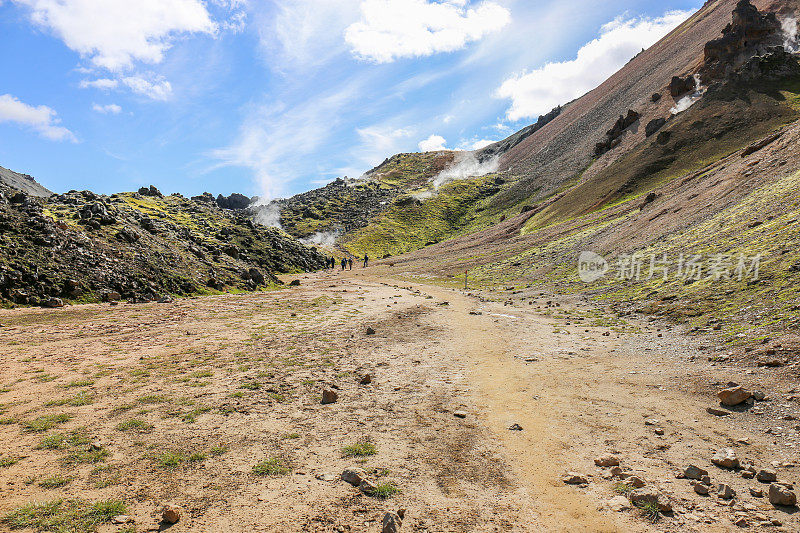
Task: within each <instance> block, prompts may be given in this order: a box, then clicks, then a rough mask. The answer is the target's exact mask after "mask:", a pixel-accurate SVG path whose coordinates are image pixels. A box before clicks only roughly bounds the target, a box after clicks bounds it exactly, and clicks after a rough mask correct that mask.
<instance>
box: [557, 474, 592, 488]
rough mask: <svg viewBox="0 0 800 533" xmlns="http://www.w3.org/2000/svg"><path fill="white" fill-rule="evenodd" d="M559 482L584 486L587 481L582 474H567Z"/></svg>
mask: <svg viewBox="0 0 800 533" xmlns="http://www.w3.org/2000/svg"><path fill="white" fill-rule="evenodd" d="M561 481H563V482H564V483H566V484H567V485H585V484H586V483H589V480H588V479H587V478H586V476H584V475H583V474H578V473H577V472H567V474H566V475H564V476H562V477H561Z"/></svg>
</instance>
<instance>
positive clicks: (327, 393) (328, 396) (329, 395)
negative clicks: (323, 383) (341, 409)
mask: <svg viewBox="0 0 800 533" xmlns="http://www.w3.org/2000/svg"><path fill="white" fill-rule="evenodd" d="M338 399H339V394H338V393H337V392H336V391H335V390H333V389H325V390H323V391H322V403H323V404H328V403H336V401H337V400H338Z"/></svg>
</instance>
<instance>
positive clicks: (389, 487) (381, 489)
mask: <svg viewBox="0 0 800 533" xmlns="http://www.w3.org/2000/svg"><path fill="white" fill-rule="evenodd" d="M400 492H401V491H400V489H399V488H398V487H397V485H395V484H394V483H392V482H386V483H377V484H375V485H374V486H373V488H372V490H371V491H370V492H369V495H370V496H372V497H375V498H378V499H380V500H386V499H388V498H391V497H392V496H395V495H397V494H400Z"/></svg>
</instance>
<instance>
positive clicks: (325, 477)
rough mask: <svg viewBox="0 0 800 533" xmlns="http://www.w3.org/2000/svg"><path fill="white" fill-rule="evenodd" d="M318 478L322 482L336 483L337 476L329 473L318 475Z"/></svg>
mask: <svg viewBox="0 0 800 533" xmlns="http://www.w3.org/2000/svg"><path fill="white" fill-rule="evenodd" d="M316 478H317V479H318V480H320V481H336V476H334V475H333V474H329V473H328V472H324V473H322V474H317V475H316Z"/></svg>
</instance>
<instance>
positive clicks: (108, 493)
mask: <svg viewBox="0 0 800 533" xmlns="http://www.w3.org/2000/svg"><path fill="white" fill-rule="evenodd" d="M301 280H302V285H301V286H300V287H297V288H292V289H285V290H281V291H276V292H267V293H258V294H248V295H229V296H219V297H206V298H196V299H187V300H181V301H178V302H175V303H170V304H143V305H129V304H121V305H119V306H115V307H112V306H106V305H87V306H75V307H69V308H66V309H61V310H40V309H35V310H34V309H26V310H15V311H2V312H0V323H2V325H3V326H2V327H0V346H2V352H3V353H4V355H5V357H4V358H3V360H2V363H0V370H2V373H1V374H0V375H2V381H1V382H0V391H2V392H0V404H2V410H4V413H3V414H2V418H3V422H4V425H0V435H2V439H0V458H3V457H15V458H19V459H20V460H19V461H18V462H17V463H16V464H13V465H11V466H7V467H3V468H2V469H0V515H5V514H6V513H7V512H9V511H10V510H12V509H14V508H16V507H18V506H20V505H24V504H26V503H29V502H32V501H47V500H52V499H55V498H82V499H85V500H91V501H94V500H100V499H109V498H114V499H120V500H124V501H125V502H126V503H127V504H128V507H129V513H130V514H131V516H133V518H134V519H135V520H136V530H137V531H148V530H156V529H158V517H159V512H158V511H159V509H160V508H161V506H162V505H164V504H165V503H173V504H176V505H180V506H181V507H183V509H184V515H183V518H182V519H181V520H180V521H179V522H178V523H177V524H176V525H175V526H173V527H172V528H171V530H173V531H379V530H380V525H379V524H380V519H381V518H382V516H383V514H384V513H385V512H386V511H387V510H396V509H400V508H405V509H407V514H406V519H405V521H404V525H403V531H431V532H453V531H459V532H460V531H545V530H547V531H643V530H650V529H652V530H662V531H723V530H734V529H738V528H735V527H734V526H733V524H732V522H731V518H733V515H734V512H737V511H741V512H745V513H748V514H749V515H750V516H751V523H755V521H756V520H757V519H758V518H760V517H758V515H759V514H763V515H764V517H765V518H775V519H778V520H779V521H781V522H782V523H783V524H784V530H787V531H788V530H795V529H796V528H797V527H798V522H797V519H796V518H795V515H792V514H789V513H787V512H786V510H781V509H774V508H773V507H772V506H770V505H769V504H768V502H767V501H766V499H765V498H752V497H751V496H750V495H749V493H748V487H749V486H756V485H759V483H757V482H754V481H752V480H745V479H742V478H741V476H739V474H738V473H736V472H732V471H723V470H720V469H718V468H716V467H714V466H712V465H711V464H710V462H709V459H710V457H711V455H712V453H713V451H715V450H716V449H718V448H721V447H726V446H730V447H734V448H736V450H737V453H738V455H739V456H740V458H742V459H745V458H746V459H749V460H752V461H753V462H754V463H755V464H756V465H757V466H759V467H763V466H769V463H770V462H771V461H779V462H780V463H792V462H793V461H795V460H796V453H795V452H794V451H793V450H794V447H793V445H794V442H795V438H796V432H795V431H794V430H790V429H788V428H789V427H791V426H792V424H793V423H791V422H777V421H776V420H778V419H780V417H785V416H796V415H797V414H798V413H797V412H796V411H797V409H796V407H795V406H796V404H795V403H794V402H785V401H784V397H785V394H788V391H789V389H790V387H791V384H789V383H786V384H784V383H781V382H780V381H779V380H777V379H775V378H774V377H772V376H771V373H772V372H773V371H772V370H770V369H758V370H752V371H748V372H749V374H748V375H746V376H742V375H741V374H740V373H739V372H737V371H736V370H735V369H733V368H729V367H725V366H720V365H718V364H711V363H709V362H708V361H706V360H703V359H701V358H700V357H699V356H698V353H697V351H696V347H695V343H696V342H697V341H696V339H695V340H691V341H690V340H688V338H687V337H684V336H683V335H682V334H681V333H680V332H678V331H677V330H673V329H670V328H669V327H667V326H657V325H656V324H655V323H651V324H636V323H634V322H623V321H621V320H620V319H618V318H616V317H613V316H609V315H607V314H606V313H605V312H604V310H601V309H595V308H592V307H590V306H589V305H588V304H585V303H583V302H582V301H579V300H574V301H569V300H564V299H562V300H559V301H558V303H559V307H555V303H554V304H551V305H547V304H546V301H547V300H550V301H553V302H556V300H555V299H553V298H551V297H546V296H541V297H540V296H539V295H538V293H537V294H536V295H534V294H525V293H520V294H517V295H515V296H514V299H512V300H510V301H505V302H502V303H501V302H495V301H493V298H495V296H494V295H492V294H489V293H487V294H483V295H480V294H475V293H470V294H467V293H465V292H464V291H461V292H458V291H451V290H446V289H442V288H438V287H435V286H430V285H424V284H420V283H419V282H409V281H397V280H395V279H392V278H389V277H387V274H386V272H385V271H383V270H380V269H369V270H366V271H363V270H357V271H354V272H348V273H345V274H340V273H338V272H337V273H320V274H316V275H308V276H305V277H303V278H301ZM445 302H447V303H446V304H445ZM531 302H533V303H531ZM470 311H473V312H475V313H481V314H470ZM601 324H602V325H601ZM368 326H370V327H372V328H374V329H375V331H376V333H375V334H374V335H366V328H367V327H368ZM659 330H660V331H659ZM604 333H608V336H604V335H603V334H604ZM659 334H661V335H662V337H658V335H659ZM366 373H370V374H371V375H372V376H373V383H372V384H369V385H360V384H359V381H360V379H361V377H362V376H363V375H364V374H366ZM730 379H736V380H737V381H741V382H743V384H745V385H747V386H753V387H757V385H758V384H759V383H760V382H762V381H761V380H764V381H763V382H767V380H769V381H768V382H769V383H770V385H769V388H768V390H767V393H768V394H769V395H770V396H772V397H773V398H774V399H773V401H769V402H760V403H758V404H757V405H756V406H755V407H754V408H752V409H749V410H743V411H742V412H735V413H733V414H731V415H730V416H728V417H725V418H717V417H713V416H711V415H709V414H707V413H706V412H705V408H706V407H707V406H711V405H713V404H714V403H715V401H714V391H715V390H716V387H715V386H714V384H715V383H725V382H727V381H728V380H730ZM253 383H258V384H259V387H258V388H255V387H256V386H255V385H250V387H251V388H242V386H243V385H247V384H253ZM333 386H336V387H338V393H339V400H338V402H337V403H335V404H330V405H321V403H320V397H321V392H322V390H323V388H327V387H333ZM81 393H82V396H81V398H88V399H89V401H91V402H92V403H90V404H88V405H79V406H71V405H70V404H69V403H66V404H63V405H52V404H51V405H49V406H48V403H51V402H53V401H56V403H62V402H59V400H68V399H75V398H77V397H78V395H79V394H81ZM76 403H84V402H76ZM455 411H465V412H466V417H465V418H463V419H462V418H458V417H456V416H454V414H453V413H454V412H455ZM59 413H68V414H70V415H72V418H71V419H70V420H69V421H68V422H66V423H63V424H61V425H56V426H55V427H53V428H52V429H49V430H47V431H43V432H35V431H31V430H29V429H27V428H26V426H25V423H26V422H30V421H32V420H34V419H36V418H37V417H40V416H47V415H53V414H59ZM651 418H656V419H659V422H658V427H661V428H663V429H664V435H663V436H659V435H656V434H655V433H654V429H655V427H656V426H652V425H646V424H645V420H646V419H651ZM131 419H136V420H140V421H142V422H143V423H144V424H145V426H144V427H140V428H138V430H131V429H130V428H129V429H128V430H127V431H122V430H120V429H118V427H119V425H120V424H121V423H124V422H126V421H130V420H131ZM515 423H516V424H519V425H521V426H522V428H523V429H522V431H510V430H509V429H508V427H509V426H510V425H511V424H515ZM774 425H780V426H782V428H781V429H780V430H776V429H775V428H774ZM150 426H152V427H150ZM81 427H83V428H86V430H85V431H86V435H87V436H88V437H90V438H91V440H92V441H95V442H97V443H98V444H100V445H101V446H103V448H104V449H106V450H107V451H108V452H109V455H108V456H107V457H106V458H105V459H104V460H101V461H99V462H97V463H94V464H86V463H81V462H76V461H80V460H81V459H80V457H81V455H80V453H79V452H81V451H83V450H84V449H86V448H85V445H81V446H77V447H73V448H70V447H68V446H67V447H66V448H64V449H56V450H51V449H37V446H38V445H39V444H40V442H41V441H42V440H43V439H44V438H45V437H46V436H48V435H52V434H53V433H56V432H60V433H63V434H68V433H69V432H70V431H72V430H76V429H78V428H81ZM770 427H772V428H773V429H772V431H771V433H772V434H766V433H765V432H764V430H765V429H767V428H770ZM776 433H777V434H778V435H779V436H777V435H776ZM745 437H746V438H747V439H748V441H749V443H750V444H749V445H744V444H741V443H738V442H737V439H741V438H745ZM364 440H369V441H370V442H372V443H373V444H374V445H375V446H376V448H377V454H375V455H373V456H369V457H365V458H362V459H358V458H345V457H343V453H342V450H343V448H344V447H346V446H349V445H352V444H355V443H357V442H359V441H364ZM790 444H791V446H790ZM223 450H224V451H223ZM76 452H78V455H77V456H76V455H75V454H76ZM165 452H177V453H180V454H182V456H183V457H184V458H185V459H187V460H184V461H182V462H181V463H180V464H179V465H178V466H176V467H173V468H168V467H164V466H162V465H161V464H160V463H159V461H158V460H159V458H161V459H163V458H164V457H163V454H165ZM215 452H218V453H219V452H222V453H219V454H218V455H215ZM609 452H612V453H616V454H617V455H619V457H620V458H621V460H622V464H623V466H624V467H625V468H626V469H630V471H632V472H636V473H637V474H638V475H640V476H641V477H642V478H643V479H645V480H646V481H647V483H648V484H649V485H653V486H656V487H658V488H659V489H660V490H661V491H662V492H663V493H664V494H666V495H668V496H669V498H670V499H671V501H672V503H673V506H674V507H675V510H676V512H675V514H674V516H665V517H663V518H662V519H661V520H659V521H658V522H657V523H655V524H650V523H649V522H647V521H645V520H644V518H642V517H641V516H640V513H639V512H637V511H624V512H615V511H612V510H610V509H608V505H607V502H608V500H610V499H611V498H613V497H614V496H616V494H615V492H614V486H615V484H616V483H618V480H612V479H610V476H609V474H608V472H607V470H606V469H601V468H597V467H595V466H594V464H593V459H594V458H595V457H597V456H599V455H601V454H604V453H609ZM192 454H200V455H198V456H196V457H194V459H195V460H194V461H190V460H188V458H189V457H190V456H191V455H192ZM70 457H73V459H72V462H70ZM76 457H77V458H76ZM270 458H277V459H279V461H281V462H282V463H283V464H285V465H287V466H289V467H290V468H291V473H290V474H287V475H284V476H266V477H259V476H257V475H255V474H254V473H253V472H252V468H253V466H254V465H255V464H257V463H259V462H260V461H263V460H265V459H270ZM689 463H694V464H697V465H698V466H701V467H703V468H706V469H708V470H709V472H710V474H711V477H712V479H713V481H714V482H715V483H717V482H724V483H728V484H730V485H731V486H732V487H733V488H734V489H735V490H736V491H737V494H738V496H737V498H736V500H734V504H733V508H731V507H729V506H728V505H725V504H724V502H722V500H719V499H718V498H717V497H716V496H712V497H701V496H698V495H696V494H695V493H694V492H693V491H692V489H691V487H690V486H689V483H688V482H687V481H686V480H683V479H676V478H675V473H676V472H677V471H678V470H679V469H681V468H682V467H684V466H686V465H687V464H689ZM348 466H360V467H362V468H365V469H367V470H368V471H369V472H371V476H372V477H373V478H374V479H375V480H376V481H377V482H391V483H393V484H395V485H396V486H397V487H398V488H400V489H401V491H402V492H401V493H400V494H397V495H395V496H394V497H392V498H390V499H386V500H381V499H377V498H373V497H368V496H365V495H363V494H361V493H359V491H358V490H357V489H355V488H354V487H351V486H350V485H348V484H346V483H344V482H342V481H339V480H338V476H339V474H340V473H341V471H342V470H343V469H344V468H346V467H348ZM778 470H779V477H780V478H781V479H785V480H793V472H792V470H791V469H790V468H789V467H780V468H779V469H778ZM567 471H578V472H582V473H584V474H586V475H588V476H589V479H590V483H589V484H588V486H587V487H585V488H580V487H574V486H568V485H565V484H564V483H562V482H561V480H560V477H561V475H562V474H564V473H565V472H567ZM56 474H60V475H62V476H64V477H71V478H72V480H71V481H70V482H69V483H68V484H67V485H65V486H63V487H61V488H57V489H43V488H41V487H40V486H39V485H38V484H39V482H41V481H42V480H43V479H45V478H47V477H50V476H53V475H56ZM324 474H329V475H331V476H332V477H335V478H336V480H335V481H324V480H322V479H319V478H318V476H319V477H323V475H324ZM762 487H763V486H762ZM3 527H6V526H0V529H2V528H3ZM100 530H101V531H115V530H117V526H111V525H106V526H102V527H101V528H100Z"/></svg>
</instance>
